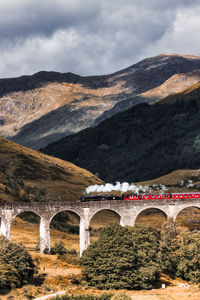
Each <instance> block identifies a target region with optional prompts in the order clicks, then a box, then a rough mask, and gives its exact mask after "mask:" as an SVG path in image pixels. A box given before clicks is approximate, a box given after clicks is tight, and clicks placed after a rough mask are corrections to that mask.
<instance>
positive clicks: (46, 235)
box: [40, 217, 51, 253]
mask: <svg viewBox="0 0 200 300" xmlns="http://www.w3.org/2000/svg"><path fill="white" fill-rule="evenodd" d="M45 250H46V251H47V252H49V251H50V250H51V246H50V221H49V220H46V219H45V218H43V217H41V219H40V253H44V251H45Z"/></svg>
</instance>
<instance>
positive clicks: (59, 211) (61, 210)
mask: <svg viewBox="0 0 200 300" xmlns="http://www.w3.org/2000/svg"><path fill="white" fill-rule="evenodd" d="M62 212H71V213H74V214H76V215H77V216H78V217H79V218H80V219H81V218H82V217H83V216H82V214H80V212H77V211H76V210H73V209H70V208H62V209H60V210H58V211H56V212H54V213H53V214H52V215H51V217H50V218H49V224H50V223H51V221H52V219H53V218H54V217H55V216H56V215H57V214H59V213H62Z"/></svg>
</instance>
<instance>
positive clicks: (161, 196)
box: [122, 193, 200, 201]
mask: <svg viewBox="0 0 200 300" xmlns="http://www.w3.org/2000/svg"><path fill="white" fill-rule="evenodd" d="M188 198H200V193H166V194H124V195H122V200H125V201H133V200H157V199H158V200H159V199H188Z"/></svg>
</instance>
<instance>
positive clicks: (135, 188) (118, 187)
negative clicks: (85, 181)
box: [85, 182, 167, 194]
mask: <svg viewBox="0 0 200 300" xmlns="http://www.w3.org/2000/svg"><path fill="white" fill-rule="evenodd" d="M152 188H153V189H156V190H162V191H165V190H166V189H167V188H166V187H165V186H164V185H153V186H149V185H145V186H142V185H135V184H133V183H132V184H129V183H128V182H123V183H120V182H116V184H115V185H113V184H112V183H106V184H105V185H103V184H102V185H98V184H95V185H91V186H88V187H87V188H86V189H85V192H86V193H87V194H90V193H106V192H112V191H115V192H117V191H118V192H121V193H126V192H127V191H130V192H133V193H134V194H139V192H143V193H145V192H149V191H151V190H152Z"/></svg>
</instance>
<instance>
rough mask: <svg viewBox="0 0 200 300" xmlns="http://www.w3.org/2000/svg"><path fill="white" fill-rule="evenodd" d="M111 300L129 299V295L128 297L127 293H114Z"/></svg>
mask: <svg viewBox="0 0 200 300" xmlns="http://www.w3.org/2000/svg"><path fill="white" fill-rule="evenodd" d="M111 300H131V297H129V296H128V295H126V294H124V293H120V294H115V295H114V296H112V298H111Z"/></svg>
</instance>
